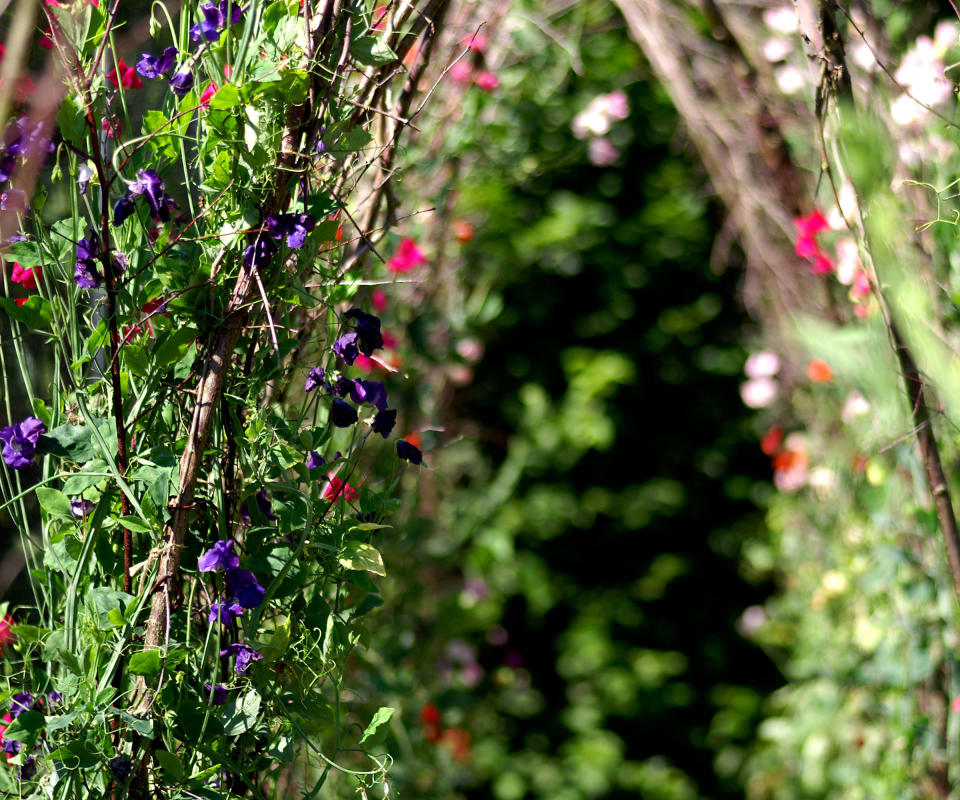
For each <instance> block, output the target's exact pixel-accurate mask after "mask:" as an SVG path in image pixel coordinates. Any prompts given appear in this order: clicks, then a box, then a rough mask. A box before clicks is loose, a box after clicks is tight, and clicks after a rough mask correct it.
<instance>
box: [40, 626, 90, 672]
mask: <svg viewBox="0 0 960 800" xmlns="http://www.w3.org/2000/svg"><path fill="white" fill-rule="evenodd" d="M66 638H67V634H66V632H65V631H63V630H56V631H53V632H52V633H51V634H50V635H49V636H48V637H47V640H46V641H45V642H44V643H43V660H44V661H52V662H54V663H58V662H59V664H62V665H63V666H65V667H66V668H67V669H69V670H70V671H71V672H72V673H73V674H74V675H83V669H82V668H81V666H80V661H79V660H78V659H77V657H76V655H74V654H73V653H72V652H71V651H69V650H67V647H66Z"/></svg>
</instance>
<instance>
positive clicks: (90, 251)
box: [73, 228, 100, 289]
mask: <svg viewBox="0 0 960 800" xmlns="http://www.w3.org/2000/svg"><path fill="white" fill-rule="evenodd" d="M99 254H100V240H99V239H97V237H96V235H95V234H94V232H93V228H91V229H90V231H89V233H88V234H87V236H86V238H83V239H81V240H80V241H79V242H77V263H76V265H75V266H74V268H73V279H74V281H76V284H77V286H78V287H80V288H81V289H96V288H97V287H98V286H99V285H100V276H99V275H98V274H97V269H96V260H97V257H98V256H99Z"/></svg>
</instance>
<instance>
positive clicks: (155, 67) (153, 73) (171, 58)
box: [137, 45, 178, 78]
mask: <svg viewBox="0 0 960 800" xmlns="http://www.w3.org/2000/svg"><path fill="white" fill-rule="evenodd" d="M177 53H178V51H177V48H176V47H173V46H172V45H171V46H170V47H168V48H167V49H166V50H164V51H163V53H161V54H160V55H159V56H154V55H151V54H150V53H143V54H142V55H141V56H140V60H139V61H138V62H137V72H138V73H140V74H141V75H143V77H144V78H166V77H167V73H168V72H170V70H172V69H173V67H174V64H176V62H177Z"/></svg>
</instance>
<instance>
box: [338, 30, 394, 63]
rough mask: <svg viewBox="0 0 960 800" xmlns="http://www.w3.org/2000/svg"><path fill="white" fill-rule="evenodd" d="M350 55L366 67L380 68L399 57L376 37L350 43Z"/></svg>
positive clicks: (364, 37) (365, 37)
mask: <svg viewBox="0 0 960 800" xmlns="http://www.w3.org/2000/svg"><path fill="white" fill-rule="evenodd" d="M350 55H352V56H353V57H354V58H355V59H356V60H357V61H359V62H360V63H361V64H363V65H365V66H368V67H382V66H383V65H384V64H389V63H391V62H393V61H396V60H397V58H399V56H397V54H396V53H394V52H393V50H391V49H390V46H389V45H388V44H387V43H386V42H384V41H383V39H381V38H379V37H378V36H363V37H361V38H360V39H354V40H353V41H352V42H350Z"/></svg>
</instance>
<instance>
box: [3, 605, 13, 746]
mask: <svg viewBox="0 0 960 800" xmlns="http://www.w3.org/2000/svg"><path fill="white" fill-rule="evenodd" d="M16 624H17V623H16V620H15V619H14V618H13V617H11V616H10V615H9V614H5V615H4V616H3V619H0V650H3V649H4V648H5V647H6V646H7V645H8V644H10V643H11V642H12V641H13V640H14V639H16V638H17V635H16V634H15V633H14V632H13V631H12V630H10V628H11V627H12V626H14V625H16ZM4 719H7V718H6V717H4ZM8 721H9V720H8ZM2 738H3V734H2V733H0V739H2Z"/></svg>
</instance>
